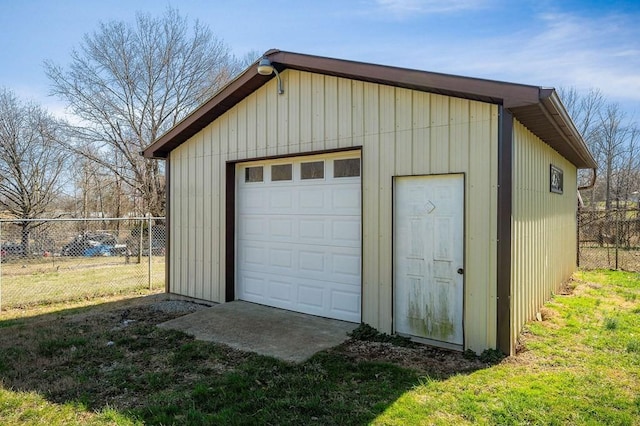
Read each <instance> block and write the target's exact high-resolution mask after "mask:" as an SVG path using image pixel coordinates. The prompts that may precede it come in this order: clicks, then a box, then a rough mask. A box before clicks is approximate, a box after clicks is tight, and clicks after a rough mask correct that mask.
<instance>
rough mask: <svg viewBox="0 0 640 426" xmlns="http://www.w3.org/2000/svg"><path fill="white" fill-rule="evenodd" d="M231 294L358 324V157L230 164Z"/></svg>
mask: <svg viewBox="0 0 640 426" xmlns="http://www.w3.org/2000/svg"><path fill="white" fill-rule="evenodd" d="M236 177H237V179H236V180H237V183H236V185H237V186H236V188H237V205H236V209H237V216H236V217H237V228H236V297H237V298H238V299H241V300H246V301H249V302H255V303H260V304H263V305H269V306H274V307H278V308H283V309H288V310H292V311H297V312H302V313H307V314H313V315H318V316H323V317H328V318H335V319H341V320H345V321H351V322H360V319H361V316H360V305H361V288H362V282H361V278H360V277H361V272H360V271H361V260H360V259H361V256H360V252H361V243H360V241H361V231H360V230H361V225H360V217H361V208H360V155H359V152H346V153H345V152H342V153H334V154H323V155H314V156H305V157H292V158H284V159H276V160H265V161H256V162H251V163H242V164H238V165H237V166H236Z"/></svg>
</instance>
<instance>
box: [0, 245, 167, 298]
mask: <svg viewBox="0 0 640 426" xmlns="http://www.w3.org/2000/svg"><path fill="white" fill-rule="evenodd" d="M151 259H152V268H151V289H155V291H156V292H158V291H162V290H164V280H165V276H164V275H165V265H164V262H165V259H164V256H152V258H151ZM1 266H2V272H1V273H2V276H1V280H0V296H1V298H0V308H2V310H4V309H10V308H15V307H28V306H37V305H42V304H45V303H58V302H67V301H70V300H83V299H88V298H93V297H99V296H106V295H114V294H125V293H135V292H145V291H146V290H147V289H149V274H148V272H149V263H148V257H143V258H142V262H141V263H137V257H135V256H133V257H131V259H130V263H126V259H125V258H124V257H120V256H113V257H55V258H54V257H50V258H42V257H40V258H27V259H16V260H14V261H11V262H7V263H3V264H2V265H1Z"/></svg>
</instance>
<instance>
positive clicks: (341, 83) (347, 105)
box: [337, 78, 354, 148]
mask: <svg viewBox="0 0 640 426" xmlns="http://www.w3.org/2000/svg"><path fill="white" fill-rule="evenodd" d="M353 102H354V100H353V97H352V92H351V80H347V79H346V78H339V79H338V111H337V114H338V147H340V148H344V147H348V146H353V120H354V117H353V105H354V104H353Z"/></svg>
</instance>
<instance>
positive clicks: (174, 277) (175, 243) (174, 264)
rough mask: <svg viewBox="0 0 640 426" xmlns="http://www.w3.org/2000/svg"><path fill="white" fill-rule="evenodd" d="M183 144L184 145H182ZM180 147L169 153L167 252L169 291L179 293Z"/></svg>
mask: <svg viewBox="0 0 640 426" xmlns="http://www.w3.org/2000/svg"><path fill="white" fill-rule="evenodd" d="M182 146H184V145H182ZM181 153H182V149H181V148H180V147H178V148H176V149H175V150H173V151H172V152H171V154H170V160H169V161H170V162H171V181H170V182H169V184H170V185H171V196H172V197H173V200H172V201H171V203H170V208H171V221H170V222H169V226H170V227H171V230H170V232H171V238H170V240H169V243H170V248H169V252H170V253H171V258H170V259H169V262H170V264H171V267H170V270H169V271H170V274H171V275H170V279H171V281H170V283H169V285H170V287H169V291H170V292H171V293H180V292H181V291H182V288H181V285H182V280H180V273H181V272H180V271H181V265H180V260H181V257H182V256H181V254H180V248H181V238H180V237H181V235H182V229H181V227H180V224H181V219H182V214H181V207H182V192H181V191H180V186H181V182H182V169H183V164H184V162H183V161H182V156H181Z"/></svg>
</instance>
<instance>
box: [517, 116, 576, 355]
mask: <svg viewBox="0 0 640 426" xmlns="http://www.w3.org/2000/svg"><path fill="white" fill-rule="evenodd" d="M513 133H514V137H513V160H514V162H513V214H512V217H513V228H512V244H511V249H512V255H511V256H512V263H511V286H512V287H511V300H512V305H511V324H512V327H511V330H512V336H511V341H512V342H513V343H514V344H515V342H516V339H517V337H518V334H519V333H520V331H521V330H522V326H523V325H524V323H525V322H526V321H527V320H530V319H532V318H533V317H534V316H535V314H536V312H537V311H538V310H539V308H540V307H541V306H542V304H543V303H544V302H545V301H546V300H548V299H549V298H550V297H551V295H552V293H553V292H554V291H556V290H557V289H558V287H559V286H560V284H561V283H562V282H564V281H566V280H568V279H569V278H570V277H571V274H572V273H573V271H574V270H575V268H576V206H577V198H576V197H577V188H576V185H577V184H576V182H577V179H576V173H577V171H576V167H575V166H573V165H572V164H571V163H569V162H568V161H567V160H566V159H564V158H563V157H562V156H561V155H560V154H558V153H557V152H556V151H554V150H553V149H552V148H551V147H550V146H549V145H547V144H545V143H543V142H542V141H541V140H540V139H539V138H538V137H536V136H535V135H534V134H533V133H531V132H530V131H529V130H528V129H527V128H526V127H524V126H523V125H522V124H520V123H519V122H517V121H515V122H514V127H513ZM551 164H553V165H555V166H558V167H560V168H561V169H562V170H563V172H564V191H563V194H555V193H552V192H550V190H549V179H550V177H549V167H550V165H551Z"/></svg>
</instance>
